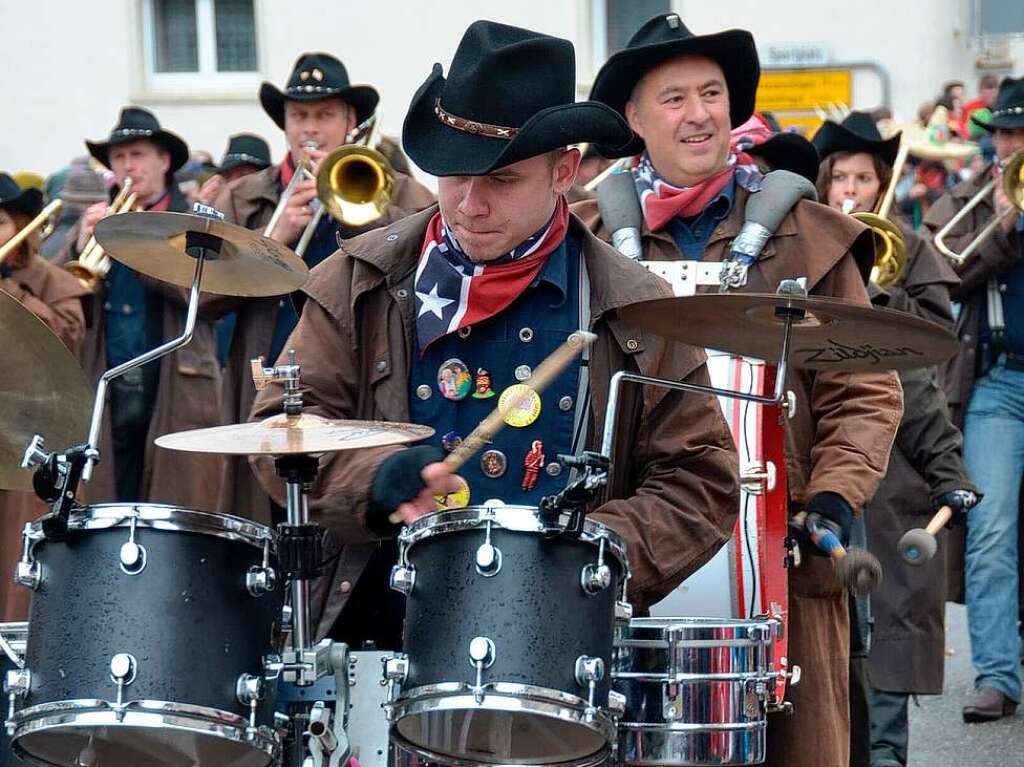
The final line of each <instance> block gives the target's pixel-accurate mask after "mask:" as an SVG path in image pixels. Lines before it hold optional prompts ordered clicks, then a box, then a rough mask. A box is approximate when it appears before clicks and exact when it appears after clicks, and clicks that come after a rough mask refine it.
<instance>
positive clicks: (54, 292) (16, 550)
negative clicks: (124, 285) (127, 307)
mask: <svg viewBox="0 0 1024 767" xmlns="http://www.w3.org/2000/svg"><path fill="white" fill-rule="evenodd" d="M0 290H5V291H7V292H8V293H10V294H11V295H12V296H14V297H15V298H17V299H18V300H19V301H21V303H22V304H23V305H24V306H25V307H26V308H27V309H30V310H31V311H32V313H33V314H35V315H36V316H37V317H39V319H41V320H42V321H43V322H45V323H46V324H47V325H48V326H49V327H50V329H51V330H52V331H53V332H54V333H56V334H57V336H58V338H60V340H61V341H63V342H64V345H65V346H67V347H68V348H69V349H70V350H71V351H72V352H74V353H76V354H77V353H78V348H79V346H80V344H81V342H82V337H83V336H84V335H85V313H84V312H83V310H82V299H83V298H84V297H86V296H88V295H89V291H88V290H86V289H85V288H83V287H82V284H81V283H80V282H79V281H78V280H77V279H75V278H74V277H72V276H71V274H69V273H68V272H66V271H65V270H64V269H61V268H60V267H57V266H54V265H53V264H50V263H49V262H47V261H44V260H43V259H42V258H40V257H39V256H35V255H34V256H31V257H30V259H29V260H28V263H26V264H25V265H24V266H22V267H20V268H18V269H14V270H13V271H12V272H11V276H10V277H9V278H7V279H4V280H0ZM6 340H7V342H8V343H17V339H6ZM84 436H85V435H83V438H84ZM46 511H47V508H46V505H45V504H44V503H43V502H42V501H41V500H39V499H38V498H37V497H36V496H35V495H34V494H33V493H24V492H18V491H15V490H0V621H3V622H6V621H19V620H20V621H23V620H26V619H27V618H28V603H29V592H28V590H27V589H24V588H22V587H21V586H17V585H15V583H14V581H13V580H12V576H13V574H14V566H15V565H16V564H17V562H18V559H19V558H20V556H21V530H22V528H23V527H24V526H25V523H27V522H31V521H32V520H33V519H36V518H38V517H41V516H42V515H43V514H45V513H46Z"/></svg>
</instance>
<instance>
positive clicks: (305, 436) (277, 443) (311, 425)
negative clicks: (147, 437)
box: [156, 413, 434, 455]
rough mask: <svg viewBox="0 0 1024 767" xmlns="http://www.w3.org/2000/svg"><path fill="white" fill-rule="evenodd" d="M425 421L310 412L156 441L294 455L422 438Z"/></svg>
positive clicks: (196, 448) (427, 431)
mask: <svg viewBox="0 0 1024 767" xmlns="http://www.w3.org/2000/svg"><path fill="white" fill-rule="evenodd" d="M433 433H434V430H433V429H431V428H430V427H429V426H417V425H416V424H411V423H391V422H389V421H341V420H331V419H328V418H322V417H320V416H318V415H314V414H312V413H303V414H302V415H298V416H289V415H285V414H283V413H282V414H280V415H275V416H271V417H270V418H267V419H266V420H263V421H255V422H253V423H240V424H229V425H228V426H215V427H213V428H211V429H193V430H192V431H180V432H177V433H174V434H165V435H163V436H162V437H160V438H158V439H157V440H156V444H157V445H158V446H159V447H164V448H167V449H169V450H183V451H185V452H189V453H218V454H221V455H297V454H307V455H309V454H317V453H330V452H334V451H336V450H359V449H363V448H368V447H382V446H384V445H401V444H404V443H407V442H417V441H419V440H421V439H426V438H427V437H430V436H431V435H432V434H433Z"/></svg>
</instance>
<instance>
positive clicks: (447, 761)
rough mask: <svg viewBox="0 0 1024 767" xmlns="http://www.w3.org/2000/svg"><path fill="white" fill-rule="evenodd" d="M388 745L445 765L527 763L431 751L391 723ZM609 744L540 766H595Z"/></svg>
mask: <svg viewBox="0 0 1024 767" xmlns="http://www.w3.org/2000/svg"><path fill="white" fill-rule="evenodd" d="M388 745H389V746H396V747H398V748H400V749H402V750H403V751H408V752H410V753H413V754H416V755H417V756H419V757H422V758H423V759H427V760H428V761H431V762H435V763H438V764H442V765H446V767H527V765H525V764H524V765H512V764H511V763H510V762H482V761H474V760H473V759H461V758H459V757H453V756H446V755H444V754H439V753H435V752H433V751H431V750H430V749H428V748H423V747H421V746H417V745H416V744H415V743H413V742H412V741H411V740H408V739H407V738H406V737H405V736H404V735H402V734H401V733H400V732H398V729H397V728H396V727H395V725H393V724H392V725H391V727H390V728H389V729H388ZM611 750H612V747H611V744H610V743H609V744H606V745H605V746H604V748H602V749H600V750H598V751H597V752H595V753H594V754H593V755H592V756H588V757H585V758H584V759H576V760H570V761H565V762H545V763H543V765H542V767H596V765H599V764H602V763H603V762H604V761H605V760H607V759H608V757H609V756H610V755H611Z"/></svg>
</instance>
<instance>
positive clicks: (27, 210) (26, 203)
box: [0, 189, 43, 218]
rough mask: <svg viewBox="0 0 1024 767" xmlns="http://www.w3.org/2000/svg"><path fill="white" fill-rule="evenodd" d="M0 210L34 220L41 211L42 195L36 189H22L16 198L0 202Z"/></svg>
mask: <svg viewBox="0 0 1024 767" xmlns="http://www.w3.org/2000/svg"><path fill="white" fill-rule="evenodd" d="M0 208H3V209H4V210H14V211H18V212H19V213H24V214H25V215H26V216H28V217H29V218H35V217H36V216H38V215H39V212H40V211H41V210H42V209H43V193H42V192H40V191H39V190H38V189H22V190H21V194H19V195H18V196H17V197H12V198H11V199H9V200H4V201H3V202H0Z"/></svg>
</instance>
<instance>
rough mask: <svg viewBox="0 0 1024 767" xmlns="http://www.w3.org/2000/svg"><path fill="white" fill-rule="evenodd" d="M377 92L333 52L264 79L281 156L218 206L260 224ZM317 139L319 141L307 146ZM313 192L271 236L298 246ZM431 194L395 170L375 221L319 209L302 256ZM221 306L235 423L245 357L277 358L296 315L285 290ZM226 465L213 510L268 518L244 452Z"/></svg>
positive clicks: (243, 409) (300, 190) (248, 396)
mask: <svg viewBox="0 0 1024 767" xmlns="http://www.w3.org/2000/svg"><path fill="white" fill-rule="evenodd" d="M378 99H379V96H378V94H377V91H376V90H375V89H374V88H372V87H371V86H369V85H352V84H351V83H350V82H349V79H348V72H347V71H346V70H345V66H344V64H342V63H341V62H340V61H339V60H338V59H336V58H334V57H333V56H330V55H328V54H326V53H304V54H302V55H301V56H299V58H298V60H297V61H296V62H295V67H294V68H293V70H292V73H291V76H290V77H289V79H288V84H287V85H286V86H285V89H284V90H283V91H282V90H279V89H278V88H276V87H275V86H274V85H272V84H271V83H263V85H262V87H261V88H260V103H261V104H262V105H263V109H264V110H265V111H266V113H267V114H268V115H269V116H270V118H271V119H272V120H273V121H274V122H275V123H276V124H277V126H278V127H279V128H281V130H283V131H284V135H285V140H286V142H287V144H288V154H287V155H286V156H285V159H284V161H283V162H282V163H281V164H280V165H272V166H270V167H268V168H266V169H264V170H262V171H260V172H259V173H254V174H252V175H250V176H247V177H245V178H243V179H240V180H239V181H236V182H233V183H231V184H228V186H227V187H226V188H225V189H224V190H223V191H222V192H221V193H220V195H219V196H218V197H217V199H216V201H215V202H214V207H216V208H217V209H218V210H220V211H222V212H223V213H224V214H225V216H226V219H227V220H228V221H230V222H232V223H236V224H241V225H242V226H245V227H246V228H248V229H256V230H263V229H264V227H265V226H266V224H267V222H268V221H269V220H270V218H271V216H272V214H273V213H274V210H275V208H276V207H277V205H278V202H279V201H280V199H281V195H282V192H283V191H284V189H285V187H287V186H288V182H289V181H291V179H292V175H293V174H294V173H296V169H297V168H300V167H301V166H302V164H303V158H304V157H307V156H308V157H309V158H311V159H312V160H313V164H314V171H313V172H314V174H315V168H316V166H317V164H318V163H319V162H320V160H322V159H323V158H324V157H326V156H327V155H328V154H329V153H330V152H331V151H332V150H334V149H337V148H338V147H340V146H342V145H343V144H345V143H346V140H347V138H348V137H349V135H350V134H351V133H352V132H353V131H354V130H355V129H356V127H357V126H359V125H361V124H362V123H364V122H366V121H367V120H368V119H369V118H370V117H371V116H372V115H373V113H374V110H375V109H376V108H377V101H378ZM313 145H315V146H316V147H317V148H315V149H311V148H309V147H311V146H313ZM316 195H317V192H316V182H315V181H314V180H313V179H311V178H307V179H305V180H302V181H299V182H298V184H297V186H296V187H295V193H294V194H293V195H292V196H291V198H290V199H289V201H288V203H287V206H286V207H285V208H284V213H283V215H282V216H281V219H280V222H279V223H278V224H277V225H276V226H275V228H274V230H273V232H272V233H271V235H270V236H271V237H272V238H273V239H275V240H277V241H278V242H281V243H285V244H287V245H289V246H294V245H295V244H296V242H297V241H298V240H299V238H300V236H301V235H302V232H303V230H304V229H305V228H306V226H307V224H308V223H309V221H310V220H311V218H312V216H313V213H312V210H311V208H310V203H311V202H313V201H314V199H315V198H316ZM433 202H434V196H433V195H432V194H431V192H430V191H429V190H428V189H427V188H426V187H424V186H422V185H421V184H420V183H418V182H417V181H415V180H414V179H413V178H411V177H409V176H406V175H404V174H402V173H398V172H396V173H395V188H394V192H393V194H392V198H391V203H390V205H388V207H387V208H386V210H385V211H384V214H383V215H382V216H381V217H380V218H379V219H377V220H376V221H374V222H371V223H370V224H367V225H366V226H363V227H351V226H347V225H342V224H339V223H338V222H336V221H335V220H334V219H333V218H331V216H329V215H324V216H323V218H322V219H321V220H320V223H319V225H318V226H317V229H316V233H315V234H314V236H313V239H312V241H311V242H310V245H309V247H308V249H307V250H306V252H305V253H304V254H303V258H304V260H305V261H306V263H307V264H309V266H310V267H313V266H315V265H316V264H318V263H320V262H321V261H322V260H324V259H325V258H326V257H327V256H329V255H330V254H331V253H332V252H334V250H335V249H336V248H337V246H338V238H339V237H346V238H347V237H352V236H354V235H356V234H359V233H361V232H364V231H367V230H369V229H374V228H376V227H378V226H385V225H387V224H389V223H391V222H393V221H397V220H398V219H400V218H402V217H404V216H406V215H408V214H409V213H413V212H415V211H419V210H422V209H423V208H425V207H427V206H428V205H431V204H432V203H433ZM217 305H218V306H220V307H221V308H222V310H223V311H236V312H237V320H236V324H235V331H234V338H233V341H232V345H231V348H230V351H229V354H228V357H227V360H226V365H225V373H224V401H223V420H224V422H225V423H238V422H241V421H245V420H246V418H248V416H249V410H250V409H251V407H252V402H253V398H254V397H255V394H256V392H255V389H254V388H253V385H252V379H251V378H250V368H249V360H251V359H252V358H253V357H259V356H262V357H264V358H266V359H271V360H274V359H276V358H277V356H278V355H279V354H280V352H281V349H282V347H283V345H284V341H285V339H286V338H287V337H288V334H289V333H291V331H292V329H293V328H294V327H295V323H296V322H297V321H298V316H297V315H296V313H295V310H294V308H293V307H292V303H291V301H290V300H288V299H287V298H263V299H245V300H239V299H231V300H221V301H219V302H218V304H217ZM225 466H226V468H225V475H224V477H223V478H222V479H221V482H220V498H219V501H218V509H219V510H220V511H221V512H223V513H226V514H243V515H245V516H250V517H252V518H254V519H256V520H258V521H263V522H267V521H269V515H270V506H269V503H268V501H267V497H266V494H265V493H264V492H262V490H261V489H260V487H259V485H258V483H257V482H256V480H255V478H254V477H253V476H252V473H251V472H250V471H249V468H248V467H247V466H246V465H245V462H244V460H242V459H240V458H228V459H227V460H226V462H225Z"/></svg>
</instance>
